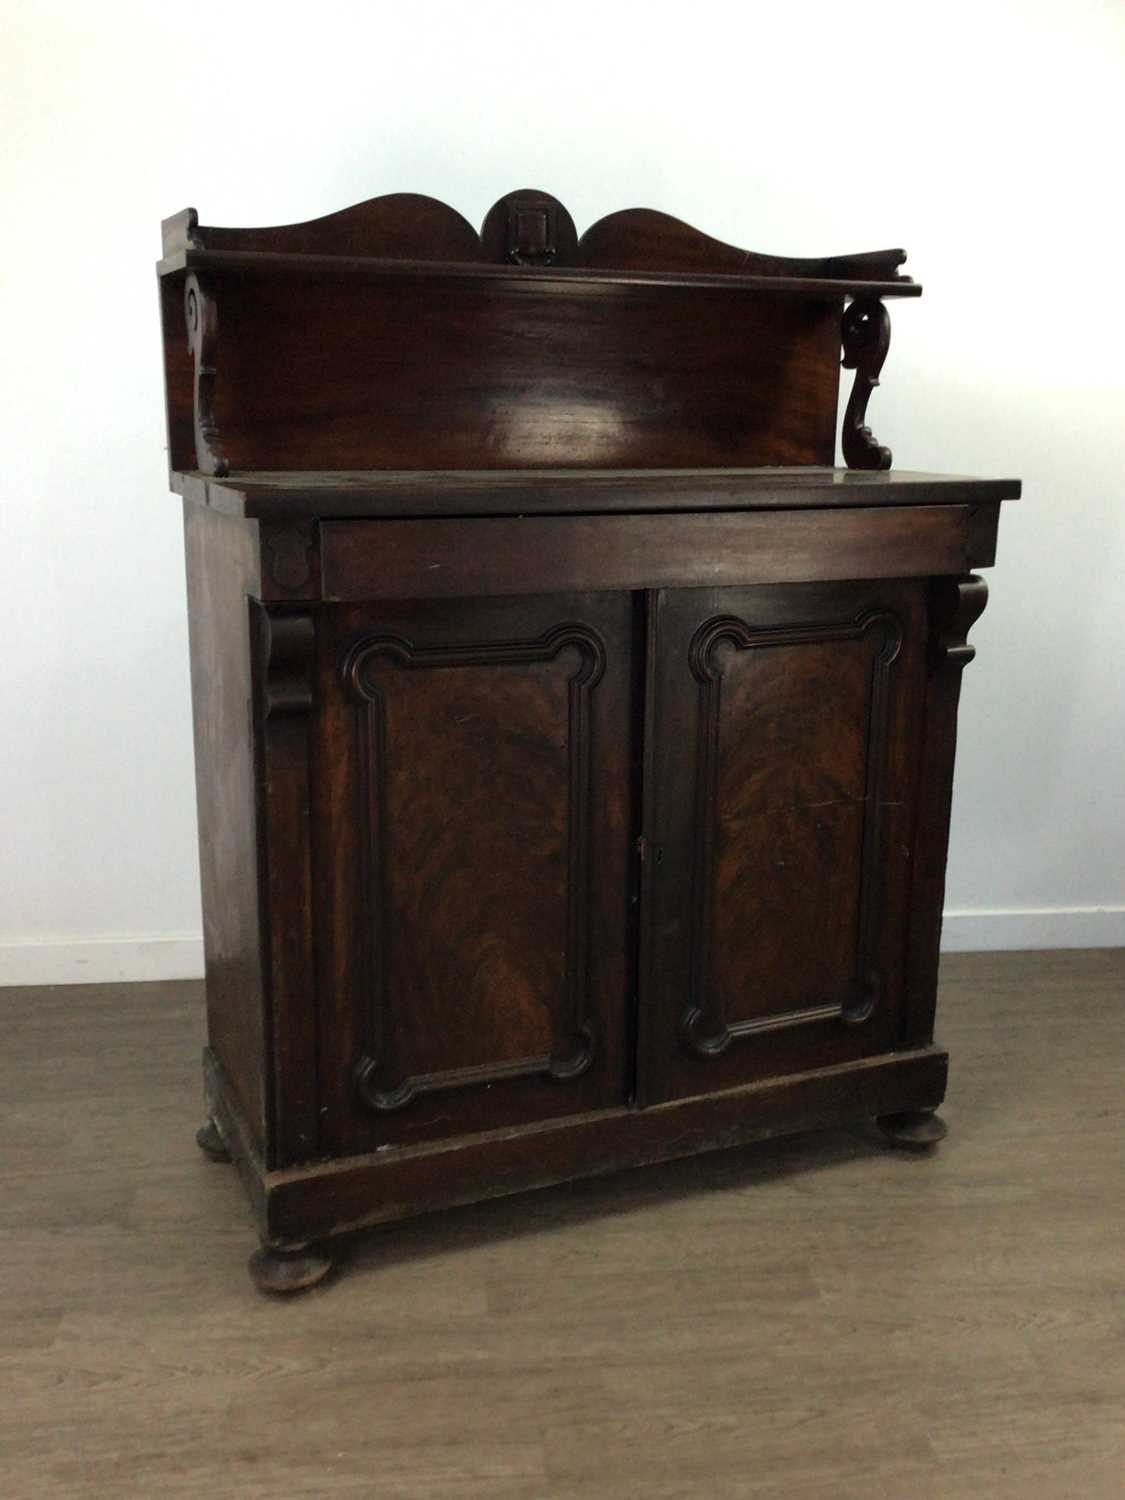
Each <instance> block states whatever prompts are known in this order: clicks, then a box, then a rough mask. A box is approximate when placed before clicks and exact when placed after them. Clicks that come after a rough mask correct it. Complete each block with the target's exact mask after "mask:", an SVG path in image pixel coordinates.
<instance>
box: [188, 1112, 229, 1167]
mask: <svg viewBox="0 0 1125 1500" xmlns="http://www.w3.org/2000/svg"><path fill="white" fill-rule="evenodd" d="M195 1144H196V1145H197V1146H198V1147H199V1149H200V1150H201V1151H202V1152H203V1154H204V1156H207V1157H209V1158H210V1159H211V1160H212V1161H230V1152H229V1151H228V1150H227V1143H226V1141H224V1140H223V1138H222V1136H221V1135H220V1134H219V1127H218V1126H217V1125H216V1124H215V1122H214V1120H208V1121H207V1123H206V1124H205V1125H201V1126H200V1127H199V1129H198V1130H197V1131H196V1132H195Z"/></svg>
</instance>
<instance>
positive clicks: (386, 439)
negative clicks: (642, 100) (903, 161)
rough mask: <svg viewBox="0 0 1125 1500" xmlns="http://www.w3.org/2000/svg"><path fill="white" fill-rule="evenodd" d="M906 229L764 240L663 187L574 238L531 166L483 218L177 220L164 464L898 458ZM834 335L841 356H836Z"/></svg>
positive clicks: (655, 464)
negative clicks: (844, 380) (891, 386)
mask: <svg viewBox="0 0 1125 1500" xmlns="http://www.w3.org/2000/svg"><path fill="white" fill-rule="evenodd" d="M904 259H905V253H904V252H903V251H902V250H876V251H871V252H868V253H866V254H859V255H835V256H823V257H820V258H817V259H797V258H792V257H784V256H775V255H762V254H759V253H757V252H755V251H752V250H739V249H736V248H735V246H733V245H727V244H724V243H723V242H722V241H720V240H716V239H712V238H711V237H710V236H709V235H705V234H701V233H700V232H699V231H698V230H696V229H692V228H691V227H690V226H689V225H687V224H684V223H682V222H681V221H680V220H678V219H673V218H670V217H669V216H668V215H667V214H663V213H656V212H653V211H652V210H649V209H639V208H638V209H627V210H625V211H624V212H622V213H616V214H610V215H609V216H608V217H606V218H604V219H600V220H599V221H598V222H597V223H596V224H594V225H593V226H592V227H591V228H590V229H588V230H587V231H586V233H585V234H584V235H582V236H581V238H579V236H578V233H577V231H576V229H575V227H574V221H573V219H572V218H571V216H570V214H569V213H568V212H567V210H566V209H565V208H564V207H563V205H562V204H561V203H560V202H559V201H558V200H557V199H555V198H552V197H551V196H550V195H549V194H547V193H542V192H539V191H537V190H534V189H523V190H521V191H519V192H515V193H509V194H507V195H506V196H505V197H503V198H501V199H500V201H499V202H498V203H497V204H495V206H494V207H493V208H491V209H490V210H489V212H488V214H487V215H486V217H485V220H484V224H483V226H482V228H481V231H480V233H479V234H478V233H477V232H476V230H475V229H473V227H472V225H470V224H469V223H468V222H467V220H465V219H463V218H462V217H461V215H460V214H458V213H456V212H455V211H454V210H453V209H451V208H449V207H448V206H447V205H446V204H444V203H439V202H438V201H437V200H436V199H434V198H427V197H424V196H422V195H420V194H417V193H394V194H390V195H388V196H386V197H382V198H372V199H371V200H370V201H369V202H367V203H359V204H356V205H355V206H354V207H352V208H346V209H344V210H343V211H342V212H340V213H336V214H329V215H328V216H327V217H325V218H323V219H314V220H312V221H310V222H309V223H307V224H287V225H280V226H276V227H274V228H265V229H223V228H209V227H207V226H206V225H201V224H200V223H199V218H198V215H197V214H196V213H195V211H194V209H185V210H184V212H183V213H180V214H177V215H176V216H175V217H174V218H172V219H169V220H167V221H166V222H165V224H164V259H163V260H162V261H161V262H160V267H159V270H160V294H161V309H162V319H163V329H164V369H165V380H166V392H167V412H168V452H169V459H170V465H169V466H170V468H171V469H172V470H173V471H178V472H188V471H192V470H197V471H199V472H201V473H205V474H211V475H223V474H227V473H232V472H240V471H241V472H246V471H267V472H270V471H278V470H286V471H290V472H310V471H317V470H336V471H340V470H375V469H388V470H393V469H405V470H421V469H427V470H436V469H482V470H483V469H528V468H536V469H551V468H575V467H580V468H587V469H628V468H648V469H656V468H680V469H690V468H707V467H713V468H722V467H732V466H733V467H748V466H762V465H778V464H795V465H808V464H819V465H831V464H832V463H833V462H834V461H835V455H836V425H837V396H838V392H839V380H840V366H841V364H843V366H844V368H846V369H849V370H854V371H855V383H854V386H853V389H852V394H851V398H850V400H849V402H848V407H847V412H846V414H845V417H844V422H843V430H842V440H841V446H842V451H843V456H844V460H845V462H846V463H847V465H848V467H849V468H859V469H872V470H882V469H887V468H889V467H890V464H891V454H890V450H889V449H888V448H886V447H884V446H882V445H881V444H880V443H878V442H877V441H876V440H875V438H874V437H873V436H872V433H871V430H870V428H869V427H868V426H867V420H866V409H867V402H868V398H869V396H870V394H871V392H872V391H873V390H874V388H875V387H876V386H877V385H878V383H879V374H880V370H881V369H882V366H883V361H884V358H885V356H886V353H887V347H888V340H889V336H890V320H889V314H888V312H887V309H886V307H885V306H884V299H885V298H889V297H915V296H917V295H918V293H919V292H920V291H921V287H919V286H918V285H917V284H916V283H915V282H913V281H911V280H910V278H909V277H907V276H903V275H902V274H901V273H900V271H899V267H900V266H901V264H902V262H903V260H904ZM841 354H842V355H843V358H842V359H841Z"/></svg>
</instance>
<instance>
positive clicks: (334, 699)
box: [313, 594, 636, 1153]
mask: <svg viewBox="0 0 1125 1500" xmlns="http://www.w3.org/2000/svg"><path fill="white" fill-rule="evenodd" d="M634 608H635V606H634V602H633V601H632V600H631V599H630V598H629V596H627V595H609V594H604V595H597V596H592V597H587V596H579V595H570V596H550V597H544V598H539V599H535V600H522V601H520V600H458V601H430V602H427V603H425V604H403V603H399V604H378V605H375V604H365V605H362V606H356V607H351V608H342V607H341V608H335V609H333V608H330V609H326V610H325V611H324V612H323V614H322V617H321V627H320V631H319V634H320V637H321V647H320V649H321V661H320V667H319V683H320V704H319V709H318V730H317V745H316V749H315V751H314V777H313V784H314V796H315V798H316V800H317V804H318V805H317V807H316V815H315V817H314V826H315V828H316V830H317V833H316V839H317V844H316V848H315V850H314V863H315V867H316V871H317V881H316V884H317V888H318V891H319V893H320V897H319V903H318V904H319V909H320V924H321V925H320V931H319V935H318V949H319V953H320V975H321V978H320V992H321V995H322V997H323V998H322V1007H323V1016H322V1025H321V1056H320V1067H319V1071H320V1075H321V1094H322V1141H323V1143H324V1144H325V1145H326V1146H327V1148H328V1149H329V1150H331V1151H333V1152H336V1153H347V1152H353V1151H367V1150H372V1149H376V1148H377V1147H378V1146H380V1145H384V1144H408V1143H411V1142H416V1141H423V1140H427V1139H433V1138H435V1137H444V1136H452V1135H459V1134H463V1133H465V1132H469V1131H474V1130H492V1129H497V1128H502V1127H504V1126H509V1125H518V1124H523V1123H528V1122H533V1121H535V1120H539V1119H546V1118H551V1117H556V1116H561V1115H566V1114H570V1113H579V1112H583V1111H589V1110H596V1109H598V1108H601V1107H608V1106H615V1105H616V1106H619V1105H621V1104H623V1103H624V1102H625V1101H626V1099H627V1098H628V1094H629V1090H630V1087H631V1082H632V1066H631V1065H632V1056H631V1049H630V1046H629V1039H628V1037H627V1025H628V1003H627V998H628V994H629V987H630V986H629V960H628V952H629V945H630V934H629V911H630V907H629V890H628V883H629V849H630V843H631V836H632V835H633V834H634V833H635V830H633V829H632V826H631V825H632V823H633V809H632V801H631V797H632V792H631V780H632V778H631V767H630V757H631V753H632V746H631V736H632V731H631V697H632V673H633V670H634V666H635V661H636V658H635V653H634V647H633V639H634Z"/></svg>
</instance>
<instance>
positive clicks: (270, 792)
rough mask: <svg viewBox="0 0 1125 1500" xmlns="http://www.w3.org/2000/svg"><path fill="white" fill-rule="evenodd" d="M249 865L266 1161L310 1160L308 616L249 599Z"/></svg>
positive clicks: (313, 1141) (311, 644)
mask: <svg viewBox="0 0 1125 1500" xmlns="http://www.w3.org/2000/svg"><path fill="white" fill-rule="evenodd" d="M251 622H252V625H253V627H254V657H255V661H254V675H255V687H256V699H257V707H256V714H255V720H256V723H255V736H256V739H257V753H258V760H259V776H260V782H259V785H260V786H261V788H262V794H261V797H260V802H259V806H258V839H259V850H258V867H259V872H260V894H261V902H262V941H263V950H264V952H263V958H264V966H265V975H264V978H265V983H266V991H267V995H268V1000H269V1006H270V1014H271V1016H272V1018H273V1025H272V1032H271V1035H272V1047H273V1065H272V1068H271V1089H272V1094H271V1140H270V1143H269V1151H268V1156H269V1159H270V1163H271V1165H275V1166H277V1165H290V1164H292V1163H294V1162H300V1161H311V1160H312V1159H313V1158H314V1157H315V1156H316V1148H317V1141H318V1130H319V1120H318V1117H317V1101H316V1090H315V1089H313V1088H311V1087H310V1086H309V1079H310V1078H312V1077H315V1074H316V1061H315V1059H316V984H317V979H316V956H315V949H314V944H313V894H312V823H311V811H310V809H311V806H312V800H313V789H312V731H313V714H314V711H315V697H316V688H315V680H316V619H315V616H314V614H313V613H312V611H310V610H300V611H298V610H294V609H276V608H275V609H271V608H268V607H266V606H264V605H261V604H258V603H257V602H252V604H251Z"/></svg>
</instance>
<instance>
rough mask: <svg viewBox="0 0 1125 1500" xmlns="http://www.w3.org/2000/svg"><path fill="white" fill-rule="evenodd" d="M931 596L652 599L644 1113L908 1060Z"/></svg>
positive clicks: (833, 590) (750, 594)
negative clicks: (661, 1103)
mask: <svg viewBox="0 0 1125 1500" xmlns="http://www.w3.org/2000/svg"><path fill="white" fill-rule="evenodd" d="M923 590H924V585H923V584H921V583H916V582H913V581H907V582H893V583H879V582H877V583H863V584H828V585H822V584H802V585H797V586H785V587H762V588H746V589H685V590H678V591H671V592H665V593H659V594H654V595H651V596H650V601H649V602H650V618H649V652H650V661H651V666H650V678H649V681H650V690H649V702H648V714H647V721H648V722H647V736H648V752H647V754H648V763H647V786H646V792H645V814H644V818H645V834H646V839H645V854H646V874H645V896H644V909H645V924H644V931H643V933H642V957H641V963H642V990H641V1021H642V1061H641V1075H640V1086H641V1096H642V1098H643V1099H647V1100H657V1099H667V1098H672V1097H677V1096H683V1095H691V1094H697V1093H701V1092H706V1091H708V1090H711V1089H717V1088H730V1087H734V1086H737V1085H739V1084H743V1083H749V1082H752V1081H754V1080H757V1079H761V1078H764V1077H770V1076H778V1075H782V1074H789V1073H798V1072H803V1071H805V1070H807V1069H810V1068H816V1067H821V1066H825V1065H827V1064H831V1063H838V1062H846V1061H848V1060H850V1059H854V1058H857V1057H860V1056H863V1055H867V1054H871V1053H875V1052H881V1051H887V1050H890V1049H891V1048H893V1047H894V1046H895V1045H896V1039H897V1036H898V1027H899V1023H900V1019H901V1014H902V1004H903V985H904V948H905V942H906V927H907V916H908V910H909V894H910V890H909V888H910V878H911V839H912V827H913V802H914V796H915V781H916V769H917V757H918V748H919V747H918V724H919V721H920V708H921V689H922V684H923V676H924V662H923V654H924V653H923V645H922V642H923V626H924V602H923V600H924V594H923Z"/></svg>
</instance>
